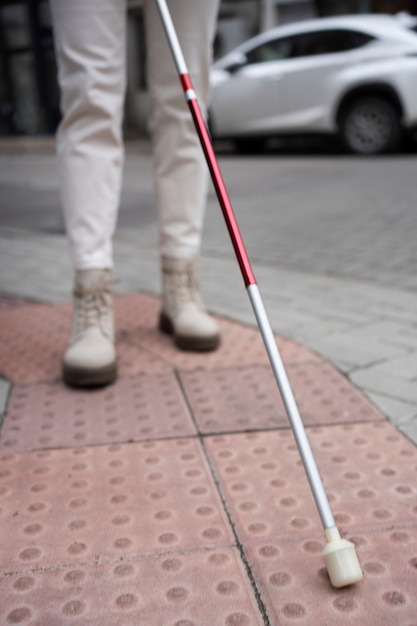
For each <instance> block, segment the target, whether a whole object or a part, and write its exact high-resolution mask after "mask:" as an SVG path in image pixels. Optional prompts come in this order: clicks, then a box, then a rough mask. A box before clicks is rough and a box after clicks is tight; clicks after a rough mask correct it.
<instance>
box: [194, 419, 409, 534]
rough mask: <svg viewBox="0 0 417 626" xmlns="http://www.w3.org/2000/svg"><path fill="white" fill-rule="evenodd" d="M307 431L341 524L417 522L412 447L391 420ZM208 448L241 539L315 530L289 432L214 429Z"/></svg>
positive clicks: (363, 525)
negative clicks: (216, 431) (215, 433)
mask: <svg viewBox="0 0 417 626" xmlns="http://www.w3.org/2000/svg"><path fill="white" fill-rule="evenodd" d="M308 436H309V439H310V443H311V447H312V449H313V452H314V454H315V458H316V461H317V465H318V468H319V471H320V473H321V476H322V479H323V483H324V486H325V489H326V493H327V496H328V498H329V502H330V505H331V507H332V509H333V513H334V516H335V519H336V523H337V525H338V526H339V527H340V529H341V530H345V529H346V530H349V532H350V533H351V532H352V531H353V530H355V529H364V528H368V529H372V530H375V529H383V528H386V527H387V526H393V525H398V524H414V525H416V526H417V486H416V471H417V450H416V448H415V447H414V446H413V445H412V444H411V443H410V442H408V441H407V440H406V439H404V437H403V436H402V435H400V434H399V433H398V432H397V431H396V430H395V428H394V427H393V426H392V425H391V424H388V423H386V422H376V423H373V424H372V423H371V424H357V425H344V426H332V427H326V428H309V429H308ZM206 446H207V449H208V453H209V456H210V459H211V463H212V466H213V467H214V469H215V472H216V475H217V480H218V481H219V484H220V487H221V490H222V492H223V494H224V497H225V500H226V503H227V506H228V508H229V511H230V514H231V516H232V519H234V520H235V527H236V530H237V533H238V536H239V537H240V539H241V540H242V541H243V542H255V541H265V539H266V538H267V537H269V538H271V537H281V538H282V537H291V536H293V535H306V534H311V533H312V532H316V531H319V530H320V529H321V524H320V519H319V516H318V512H317V510H316V507H315V504H314V501H313V496H312V494H311V491H310V488H309V485H308V482H307V477H306V475H305V472H304V469H303V467H302V465H301V460H300V456H299V453H298V449H297V447H296V444H295V441H294V438H293V436H292V433H291V432H290V431H288V430H284V431H278V432H263V433H247V434H237V435H220V436H216V437H209V438H207V439H206Z"/></svg>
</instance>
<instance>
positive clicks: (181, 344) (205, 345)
mask: <svg viewBox="0 0 417 626" xmlns="http://www.w3.org/2000/svg"><path fill="white" fill-rule="evenodd" d="M158 328H159V330H160V331H161V332H163V333H165V334H166V335H171V336H172V337H173V339H174V343H175V345H176V346H177V348H179V349H180V350H184V351H188V352H210V351H211V350H215V349H216V348H218V347H219V345H220V337H219V336H218V335H214V336H213V337H189V336H187V335H176V334H175V330H174V326H173V324H172V322H171V320H170V319H169V317H168V316H167V315H165V313H160V315H159V324H158Z"/></svg>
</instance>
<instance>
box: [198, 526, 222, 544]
mask: <svg viewBox="0 0 417 626" xmlns="http://www.w3.org/2000/svg"><path fill="white" fill-rule="evenodd" d="M221 534H222V533H221V531H220V530H218V529H217V528H206V529H205V530H204V531H203V533H202V535H203V537H204V538H205V539H209V540H210V541H213V540H214V539H218V538H219V537H220V536H221Z"/></svg>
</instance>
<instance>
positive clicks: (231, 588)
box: [216, 580, 238, 596]
mask: <svg viewBox="0 0 417 626" xmlns="http://www.w3.org/2000/svg"><path fill="white" fill-rule="evenodd" d="M216 590H217V592H218V593H219V594H220V595H222V596H226V595H230V594H232V593H235V591H237V590H238V585H237V584H236V583H235V582H233V580H222V581H221V582H220V583H219V584H218V585H217V587H216Z"/></svg>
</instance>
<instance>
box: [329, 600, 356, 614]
mask: <svg viewBox="0 0 417 626" xmlns="http://www.w3.org/2000/svg"><path fill="white" fill-rule="evenodd" d="M332 604H333V606H334V608H335V609H337V610H338V611H340V612H341V613H350V612H351V611H354V610H355V609H356V602H355V601H354V599H353V598H350V597H349V596H340V597H339V598H336V599H335V600H333V603H332Z"/></svg>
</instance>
